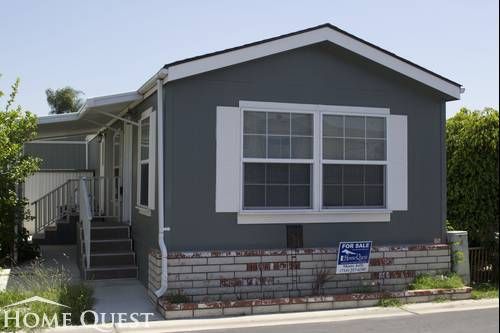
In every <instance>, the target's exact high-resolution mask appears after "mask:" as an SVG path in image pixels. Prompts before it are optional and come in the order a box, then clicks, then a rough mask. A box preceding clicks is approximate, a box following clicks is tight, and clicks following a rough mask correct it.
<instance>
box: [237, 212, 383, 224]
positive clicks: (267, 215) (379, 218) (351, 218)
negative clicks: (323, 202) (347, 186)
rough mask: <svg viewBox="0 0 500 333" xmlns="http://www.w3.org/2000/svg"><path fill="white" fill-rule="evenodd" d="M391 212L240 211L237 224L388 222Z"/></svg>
mask: <svg viewBox="0 0 500 333" xmlns="http://www.w3.org/2000/svg"><path fill="white" fill-rule="evenodd" d="M391 212H392V211H391V210H388V209H342V210H340V209H339V210H335V211H334V210H322V211H313V210H298V211H282V210H272V211H262V210H259V211H242V212H239V213H238V224H273V223H276V224H294V223H304V224H307V223H345V222H350V223H352V222H390V220H391Z"/></svg>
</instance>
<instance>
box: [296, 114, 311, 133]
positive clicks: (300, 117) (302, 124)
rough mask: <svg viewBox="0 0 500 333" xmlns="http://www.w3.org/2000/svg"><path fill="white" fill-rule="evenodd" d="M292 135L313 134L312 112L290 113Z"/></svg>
mask: <svg viewBox="0 0 500 333" xmlns="http://www.w3.org/2000/svg"><path fill="white" fill-rule="evenodd" d="M291 116H292V133H291V134H292V135H310V136H312V135H313V116H312V114H301V113H300V114H299V113H292V114H291Z"/></svg>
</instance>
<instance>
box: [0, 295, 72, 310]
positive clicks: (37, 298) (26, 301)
mask: <svg viewBox="0 0 500 333" xmlns="http://www.w3.org/2000/svg"><path fill="white" fill-rule="evenodd" d="M33 302H42V303H46V304H50V305H55V306H61V307H65V308H69V306H67V305H64V304H61V303H57V302H54V301H51V300H50V299H47V298H43V297H40V296H33V297H30V298H26V299H24V300H22V301H19V302H15V303H12V304H9V305H6V306H4V307H3V308H2V309H8V308H12V307H15V306H20V305H23V304H29V303H33Z"/></svg>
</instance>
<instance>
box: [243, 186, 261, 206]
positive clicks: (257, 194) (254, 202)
mask: <svg viewBox="0 0 500 333" xmlns="http://www.w3.org/2000/svg"><path fill="white" fill-rule="evenodd" d="M243 195H244V198H245V202H244V206H245V207H253V208H263V207H265V206H266V186H265V185H245V193H244V194H243Z"/></svg>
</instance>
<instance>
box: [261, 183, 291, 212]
mask: <svg viewBox="0 0 500 333" xmlns="http://www.w3.org/2000/svg"><path fill="white" fill-rule="evenodd" d="M289 195H290V186H288V185H269V186H266V206H267V207H276V208H280V207H290V199H289Z"/></svg>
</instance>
